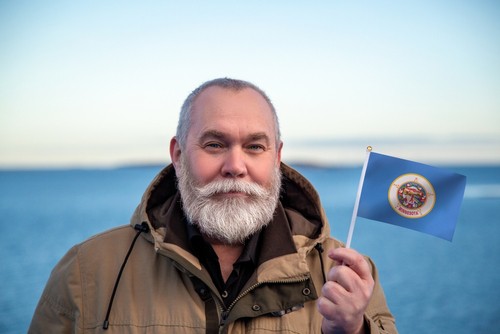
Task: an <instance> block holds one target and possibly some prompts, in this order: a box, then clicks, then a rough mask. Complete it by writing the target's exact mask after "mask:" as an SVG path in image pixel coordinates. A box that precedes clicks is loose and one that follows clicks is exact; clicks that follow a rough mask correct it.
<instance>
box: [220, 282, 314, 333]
mask: <svg viewBox="0 0 500 334" xmlns="http://www.w3.org/2000/svg"><path fill="white" fill-rule="evenodd" d="M309 278H310V277H309V276H304V277H301V278H291V279H287V280H277V281H263V282H259V283H256V284H254V285H252V286H250V287H249V288H248V289H246V290H245V291H243V292H242V293H240V294H239V295H238V297H236V299H235V300H233V302H232V303H231V304H230V305H229V306H228V307H227V308H224V307H223V306H222V305H224V303H221V304H220V305H221V319H220V321H219V325H220V327H221V328H222V327H224V326H225V324H226V320H227V318H228V317H229V313H230V312H231V309H232V308H233V307H234V305H235V304H236V303H237V302H238V301H239V300H241V299H242V298H243V297H245V296H246V295H247V294H249V293H250V291H252V290H254V289H255V288H257V287H258V286H260V285H263V284H287V283H300V282H305V281H307V280H308V279H309ZM219 302H221V299H219Z"/></svg>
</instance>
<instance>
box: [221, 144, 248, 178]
mask: <svg viewBox="0 0 500 334" xmlns="http://www.w3.org/2000/svg"><path fill="white" fill-rule="evenodd" d="M221 173H222V176H224V177H244V176H246V175H247V167H246V163H245V153H244V152H243V151H242V150H241V149H238V148H231V149H230V150H228V151H227V152H226V154H224V163H223V165H222V169H221Z"/></svg>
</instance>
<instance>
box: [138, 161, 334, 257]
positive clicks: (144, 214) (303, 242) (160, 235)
mask: <svg viewBox="0 0 500 334" xmlns="http://www.w3.org/2000/svg"><path fill="white" fill-rule="evenodd" d="M280 169H281V172H282V185H281V193H280V200H279V202H280V203H279V205H278V206H281V207H282V208H283V209H284V211H285V213H286V215H287V216H288V218H293V219H288V221H290V222H293V223H291V225H290V230H291V233H292V235H293V237H294V239H295V242H296V243H298V244H297V245H296V246H297V248H302V247H306V248H312V247H314V246H315V245H316V244H317V243H318V242H323V240H324V239H325V238H326V237H328V236H329V235H330V229H329V226H328V221H327V218H326V215H325V213H324V210H323V207H322V205H321V202H320V198H319V195H318V193H317V192H316V190H315V189H314V187H313V185H312V184H311V183H310V182H309V181H308V180H307V179H306V178H305V177H304V176H302V175H301V174H300V173H299V172H297V171H296V170H295V169H293V168H292V167H290V166H288V165H286V164H285V163H281V166H280ZM179 208H180V194H179V192H178V189H177V177H176V175H175V169H174V167H173V165H172V164H170V165H168V166H167V167H165V168H164V169H163V170H162V171H161V172H160V173H159V174H158V175H157V176H156V177H155V178H154V179H153V181H152V182H151V184H150V185H149V187H148V188H147V190H146V191H145V193H144V195H143V197H142V200H141V203H140V204H139V206H138V207H137V209H136V210H135V212H134V214H133V216H132V219H131V225H132V226H134V225H135V224H140V223H142V222H147V223H148V225H149V227H150V230H151V231H150V235H149V236H148V239H149V240H150V241H152V242H154V244H155V249H156V250H158V249H161V248H162V244H163V242H164V240H165V237H166V234H167V228H166V227H165V225H164V223H163V222H162V219H161V217H162V216H169V217H172V216H173V217H176V218H178V219H179V221H181V220H182V219H184V216H183V214H182V212H181V210H179ZM178 225H181V224H178Z"/></svg>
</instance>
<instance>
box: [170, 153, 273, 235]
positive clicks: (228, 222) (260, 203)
mask: <svg viewBox="0 0 500 334" xmlns="http://www.w3.org/2000/svg"><path fill="white" fill-rule="evenodd" d="M176 173H177V178H178V187H179V191H180V193H181V199H182V205H183V210H184V213H185V214H186V217H187V218H188V221H189V223H191V224H194V225H196V226H198V228H199V229H200V231H201V233H202V234H203V235H205V236H207V237H208V238H211V239H214V240H217V241H219V242H222V243H223V244H227V245H235V244H242V243H244V242H245V240H246V239H247V238H248V237H250V236H251V235H253V234H254V233H257V232H259V231H260V230H261V229H262V228H263V227H265V226H267V225H268V224H269V222H270V221H271V220H272V218H273V214H274V211H275V210H276V206H277V204H278V199H279V195H280V188H281V171H280V169H279V166H277V167H275V168H274V171H273V177H272V180H271V185H270V187H269V189H267V188H265V187H262V186H260V185H258V184H256V183H249V182H246V181H242V180H238V179H235V178H231V179H223V180H217V181H213V182H211V183H209V184H207V185H205V186H201V187H198V186H197V185H196V184H195V182H194V181H193V179H194V178H193V175H192V173H191V170H190V166H189V163H188V162H187V159H185V158H184V157H183V156H181V160H180V164H179V165H178V166H177V169H176ZM228 192H241V193H245V194H247V196H245V197H219V196H217V195H220V194H223V193H228Z"/></svg>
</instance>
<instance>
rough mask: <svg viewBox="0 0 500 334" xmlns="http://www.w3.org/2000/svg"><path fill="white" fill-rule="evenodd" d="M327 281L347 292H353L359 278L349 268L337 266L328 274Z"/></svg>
mask: <svg viewBox="0 0 500 334" xmlns="http://www.w3.org/2000/svg"><path fill="white" fill-rule="evenodd" d="M327 280H328V281H332V282H335V283H337V284H339V285H340V286H341V287H342V288H343V289H345V290H346V291H347V292H352V291H354V289H355V286H356V285H357V282H356V280H359V276H358V274H357V273H356V272H354V271H353V270H352V269H351V268H349V267H347V266H340V265H339V266H335V267H333V268H332V269H330V271H329V272H328V274H327Z"/></svg>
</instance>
